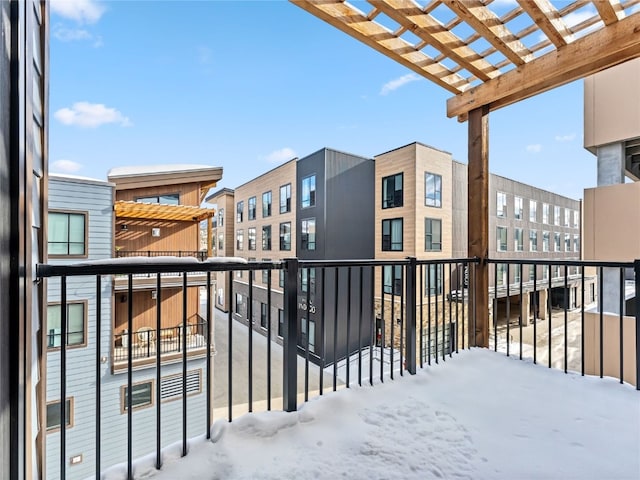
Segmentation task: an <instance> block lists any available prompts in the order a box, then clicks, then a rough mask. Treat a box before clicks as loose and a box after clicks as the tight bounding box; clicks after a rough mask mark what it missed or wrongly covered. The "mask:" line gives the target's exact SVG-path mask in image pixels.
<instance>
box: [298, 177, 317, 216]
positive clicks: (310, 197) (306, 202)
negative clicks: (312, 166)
mask: <svg viewBox="0 0 640 480" xmlns="http://www.w3.org/2000/svg"><path fill="white" fill-rule="evenodd" d="M315 204H316V176H315V175H310V176H308V177H306V178H303V179H302V197H301V206H302V208H307V207H313V206H314V205H315Z"/></svg>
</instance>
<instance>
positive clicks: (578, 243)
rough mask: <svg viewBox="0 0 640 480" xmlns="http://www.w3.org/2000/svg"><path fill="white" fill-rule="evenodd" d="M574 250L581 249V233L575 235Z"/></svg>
mask: <svg viewBox="0 0 640 480" xmlns="http://www.w3.org/2000/svg"><path fill="white" fill-rule="evenodd" d="M573 251H574V252H579V251H580V235H574V236H573Z"/></svg>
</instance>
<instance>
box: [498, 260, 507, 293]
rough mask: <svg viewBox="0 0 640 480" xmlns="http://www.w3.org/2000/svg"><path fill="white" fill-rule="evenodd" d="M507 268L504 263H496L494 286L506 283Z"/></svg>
mask: <svg viewBox="0 0 640 480" xmlns="http://www.w3.org/2000/svg"><path fill="white" fill-rule="evenodd" d="M507 268H508V265H507V264H506V263H497V264H496V286H498V287H500V286H504V285H506V284H507Z"/></svg>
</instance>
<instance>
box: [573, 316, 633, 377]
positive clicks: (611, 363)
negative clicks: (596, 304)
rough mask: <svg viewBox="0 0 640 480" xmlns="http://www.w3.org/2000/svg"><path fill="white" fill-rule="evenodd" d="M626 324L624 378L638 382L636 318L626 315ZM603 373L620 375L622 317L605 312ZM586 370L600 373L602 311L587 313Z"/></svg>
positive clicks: (608, 375)
mask: <svg viewBox="0 0 640 480" xmlns="http://www.w3.org/2000/svg"><path fill="white" fill-rule="evenodd" d="M622 320H623V325H622V330H623V344H622V351H623V354H624V357H623V360H622V362H623V369H624V374H623V379H624V381H625V382H627V383H630V384H632V385H635V384H636V345H635V338H636V323H635V322H636V319H635V318H634V317H622ZM603 327H604V328H603V331H604V336H603V340H604V342H603V352H604V355H603V375H604V376H606V377H614V378H620V317H618V316H617V315H608V314H604V316H603ZM584 372H585V374H587V375H600V314H599V313H586V312H585V314H584Z"/></svg>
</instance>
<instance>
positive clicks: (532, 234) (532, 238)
mask: <svg viewBox="0 0 640 480" xmlns="http://www.w3.org/2000/svg"><path fill="white" fill-rule="evenodd" d="M529 250H530V251H532V252H537V251H538V232H537V230H529Z"/></svg>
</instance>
